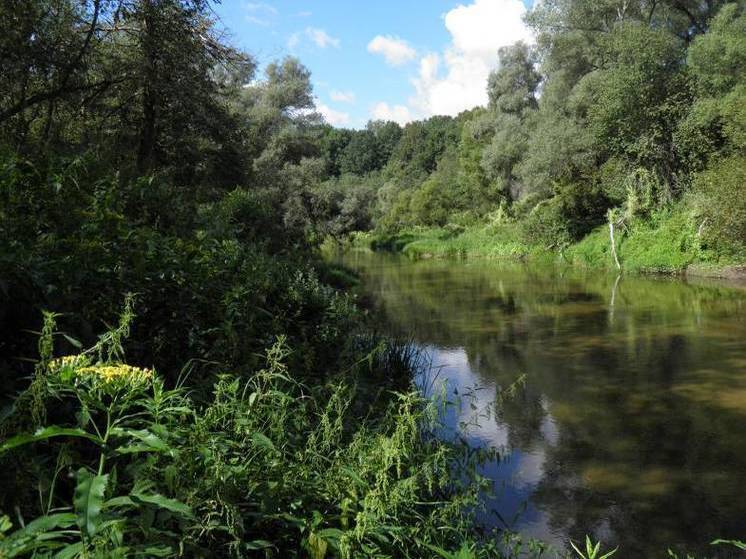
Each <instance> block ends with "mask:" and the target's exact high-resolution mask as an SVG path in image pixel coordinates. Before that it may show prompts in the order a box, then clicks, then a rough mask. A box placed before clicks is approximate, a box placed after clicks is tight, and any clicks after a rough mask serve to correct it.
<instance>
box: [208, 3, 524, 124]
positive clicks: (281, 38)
mask: <svg viewBox="0 0 746 559" xmlns="http://www.w3.org/2000/svg"><path fill="white" fill-rule="evenodd" d="M525 2H526V3H527V4H528V3H529V0H525ZM215 11H216V13H217V14H218V16H219V17H220V19H221V21H222V23H223V25H224V26H225V27H226V28H227V29H228V30H229V32H230V34H231V36H232V42H233V43H234V44H235V45H236V46H238V47H240V48H242V49H244V50H246V51H248V52H250V53H252V54H253V55H254V56H255V57H256V58H257V60H258V62H259V63H260V65H261V66H262V67H263V66H265V65H266V64H268V63H270V62H272V61H273V60H277V59H279V58H282V57H283V56H286V55H293V56H297V57H298V58H299V59H300V60H301V62H302V63H303V64H304V65H306V66H307V67H308V68H309V69H310V70H311V73H312V80H313V85H314V93H315V94H316V97H317V101H316V105H317V108H318V109H319V111H320V112H321V113H322V114H323V115H324V117H325V118H326V120H327V121H328V122H329V123H330V124H333V125H336V126H347V127H362V126H364V125H365V123H366V122H367V121H368V120H370V119H376V118H383V119H389V120H396V121H398V122H400V123H402V124H403V123H405V122H408V121H410V120H413V119H416V118H424V117H428V116H432V115H435V114H451V115H455V114H458V112H460V111H462V110H464V109H468V108H471V107H474V106H476V105H480V104H484V103H485V102H486V93H485V87H486V79H487V75H488V73H489V71H490V70H491V69H492V68H494V67H495V66H496V64H497V49H498V48H499V47H501V46H504V45H507V44H511V43H514V42H515V41H517V40H525V41H531V40H532V37H531V34H530V32H529V30H528V29H527V28H526V26H525V25H524V24H523V22H522V19H521V18H522V15H523V14H524V13H525V11H526V5H524V0H462V2H458V1H455V0H398V1H394V0H378V1H375V0H374V1H360V0H346V1H345V0H324V1H300V0H266V1H261V0H223V3H222V4H217V5H216V6H215Z"/></svg>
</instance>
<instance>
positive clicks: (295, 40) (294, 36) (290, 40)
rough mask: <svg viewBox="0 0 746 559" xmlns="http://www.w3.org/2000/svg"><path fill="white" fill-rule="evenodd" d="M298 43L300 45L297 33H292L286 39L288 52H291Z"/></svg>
mask: <svg viewBox="0 0 746 559" xmlns="http://www.w3.org/2000/svg"><path fill="white" fill-rule="evenodd" d="M298 43H300V34H299V33H293V34H292V35H290V37H288V48H289V49H290V50H293V49H294V48H295V47H297V46H298Z"/></svg>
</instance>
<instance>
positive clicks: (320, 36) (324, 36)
mask: <svg viewBox="0 0 746 559" xmlns="http://www.w3.org/2000/svg"><path fill="white" fill-rule="evenodd" d="M306 36H307V37H308V38H309V39H311V40H312V41H313V42H314V43H316V46H317V47H319V48H322V49H325V48H326V47H329V46H331V47H334V48H339V39H335V38H334V37H332V36H330V35H329V34H328V33H327V32H326V31H324V30H323V29H317V28H316V27H306Z"/></svg>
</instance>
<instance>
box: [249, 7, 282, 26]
mask: <svg viewBox="0 0 746 559" xmlns="http://www.w3.org/2000/svg"><path fill="white" fill-rule="evenodd" d="M244 6H245V8H246V11H248V12H249V13H248V14H247V15H246V21H248V22H250V23H254V24H256V25H261V26H262V27H268V26H270V25H272V21H271V20H272V18H273V17H274V16H276V15H277V14H278V12H277V8H275V7H274V6H272V5H271V4H265V3H264V2H258V3H252V2H247V3H246V4H245V5H244Z"/></svg>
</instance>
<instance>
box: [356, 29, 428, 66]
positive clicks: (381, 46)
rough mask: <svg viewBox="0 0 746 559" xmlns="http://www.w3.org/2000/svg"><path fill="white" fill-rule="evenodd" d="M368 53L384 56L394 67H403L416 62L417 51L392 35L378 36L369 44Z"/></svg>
mask: <svg viewBox="0 0 746 559" xmlns="http://www.w3.org/2000/svg"><path fill="white" fill-rule="evenodd" d="M368 52H370V53H373V54H382V55H383V57H384V58H385V59H386V62H387V63H389V64H391V65H392V66H401V65H403V64H406V63H407V62H409V61H410V60H414V58H415V57H416V56H417V51H415V50H414V49H413V48H412V47H410V46H409V43H407V42H406V41H405V40H403V39H400V38H399V37H392V36H390V35H386V36H384V35H377V36H376V37H374V38H373V40H371V42H370V43H368Z"/></svg>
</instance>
